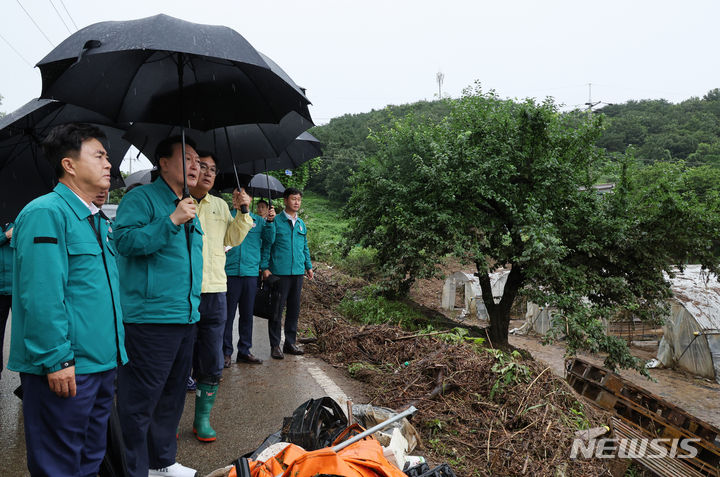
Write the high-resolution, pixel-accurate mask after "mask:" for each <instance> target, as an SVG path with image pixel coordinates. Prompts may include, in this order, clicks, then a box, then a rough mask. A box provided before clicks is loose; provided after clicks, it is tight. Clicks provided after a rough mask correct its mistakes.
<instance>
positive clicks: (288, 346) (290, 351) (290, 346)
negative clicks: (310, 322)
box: [283, 343, 305, 356]
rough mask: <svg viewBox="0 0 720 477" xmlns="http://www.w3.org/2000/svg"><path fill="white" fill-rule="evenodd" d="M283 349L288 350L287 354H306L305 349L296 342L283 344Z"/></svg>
mask: <svg viewBox="0 0 720 477" xmlns="http://www.w3.org/2000/svg"><path fill="white" fill-rule="evenodd" d="M283 351H284V352H286V353H287V354H294V355H298V356H299V355H301V354H305V351H303V350H301V349H300V348H298V347H297V345H296V344H295V343H292V344H290V343H285V345H284V346H283Z"/></svg>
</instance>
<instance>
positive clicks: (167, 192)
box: [152, 176, 178, 203]
mask: <svg viewBox="0 0 720 477" xmlns="http://www.w3.org/2000/svg"><path fill="white" fill-rule="evenodd" d="M152 186H153V187H154V188H155V189H157V191H158V193H160V194H161V195H162V196H163V199H167V200H168V201H172V202H173V203H174V202H175V201H177V200H178V196H177V195H175V192H174V191H173V190H172V189H171V188H170V185H169V184H168V183H167V182H165V179H163V177H162V176H158V178H157V179H155V181H154V182H153V183H152Z"/></svg>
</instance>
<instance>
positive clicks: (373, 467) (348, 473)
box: [228, 438, 407, 477]
mask: <svg viewBox="0 0 720 477" xmlns="http://www.w3.org/2000/svg"><path fill="white" fill-rule="evenodd" d="M250 473H251V474H252V477H280V476H281V477H313V476H316V475H318V474H332V475H341V476H343V477H407V476H406V475H405V473H404V472H402V471H401V470H400V469H398V468H397V467H395V466H394V465H392V464H391V463H390V462H388V461H387V459H386V458H385V456H383V450H382V447H381V446H380V443H379V442H378V441H376V440H375V439H372V438H366V439H363V440H360V441H358V442H356V443H354V444H351V445H349V446H348V447H346V448H344V449H342V450H340V451H339V452H337V453H335V452H333V451H332V449H331V448H330V447H325V448H322V449H318V450H315V451H309V452H308V451H305V450H303V449H302V448H301V447H298V446H296V445H294V444H289V445H288V446H287V447H285V448H284V449H283V450H282V451H280V452H279V453H277V454H276V455H275V456H273V457H271V458H269V459H268V460H267V461H266V462H264V463H263V462H258V461H251V462H250ZM228 477H237V476H236V472H235V469H234V468H233V470H232V471H231V472H230V475H229V476H228Z"/></svg>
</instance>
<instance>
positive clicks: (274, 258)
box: [263, 187, 314, 359]
mask: <svg viewBox="0 0 720 477" xmlns="http://www.w3.org/2000/svg"><path fill="white" fill-rule="evenodd" d="M283 201H284V203H285V209H284V210H283V213H282V214H280V215H278V216H277V217H276V218H275V241H274V242H273V245H272V247H271V248H270V260H269V265H268V268H267V269H266V270H264V271H263V279H267V277H269V276H270V274H273V275H277V276H278V278H280V280H279V281H278V286H279V290H280V306H279V307H278V314H277V315H276V316H275V318H274V319H272V320H270V323H268V334H269V335H270V356H272V357H273V358H274V359H283V358H284V357H285V356H284V355H283V352H285V353H288V354H296V355H297V354H303V350H302V349H300V348H299V347H298V346H297V344H295V340H296V335H297V324H298V318H299V316H300V293H301V292H302V284H303V276H304V275H305V276H307V277H308V280H312V279H313V273H314V272H313V269H312V262H311V261H310V249H309V248H308V242H307V227H305V222H303V220H302V219H301V218H300V217H298V215H297V214H298V211H299V210H300V205H301V204H302V192H301V191H300V190H298V189H295V188H293V187H289V188H287V189H285V192H284V193H283ZM285 306H287V312H286V314H285V344H284V345H283V347H282V349H280V328H281V325H282V312H283V308H285Z"/></svg>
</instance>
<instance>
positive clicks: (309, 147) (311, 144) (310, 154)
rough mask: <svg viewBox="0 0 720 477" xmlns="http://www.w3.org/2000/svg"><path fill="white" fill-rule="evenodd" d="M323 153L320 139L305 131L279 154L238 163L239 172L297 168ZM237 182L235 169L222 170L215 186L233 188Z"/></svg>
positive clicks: (226, 188)
mask: <svg viewBox="0 0 720 477" xmlns="http://www.w3.org/2000/svg"><path fill="white" fill-rule="evenodd" d="M321 155H322V146H321V144H320V141H319V140H318V139H317V138H316V137H315V136H313V135H312V134H310V133H309V132H304V133H302V134H300V135H299V136H298V137H297V139H295V140H294V141H293V142H292V143H290V145H289V146H288V147H287V148H285V150H284V151H282V153H281V154H280V155H279V156H277V157H270V158H268V159H258V160H255V161H251V162H241V163H239V164H238V165H237V172H238V174H240V175H244V176H250V175H254V174H258V173H260V172H265V173H267V171H278V170H285V169H295V168H296V167H299V166H300V165H302V164H303V163H305V162H307V161H309V160H310V159H313V158H315V157H318V156H321ZM236 182H237V181H236V179H235V173H234V171H233V172H230V171H227V172H221V173H220V174H218V176H217V177H216V178H215V187H216V188H217V189H219V190H232V189H234V188H235V184H236ZM266 186H267V187H266V188H269V185H268V184H266Z"/></svg>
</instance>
